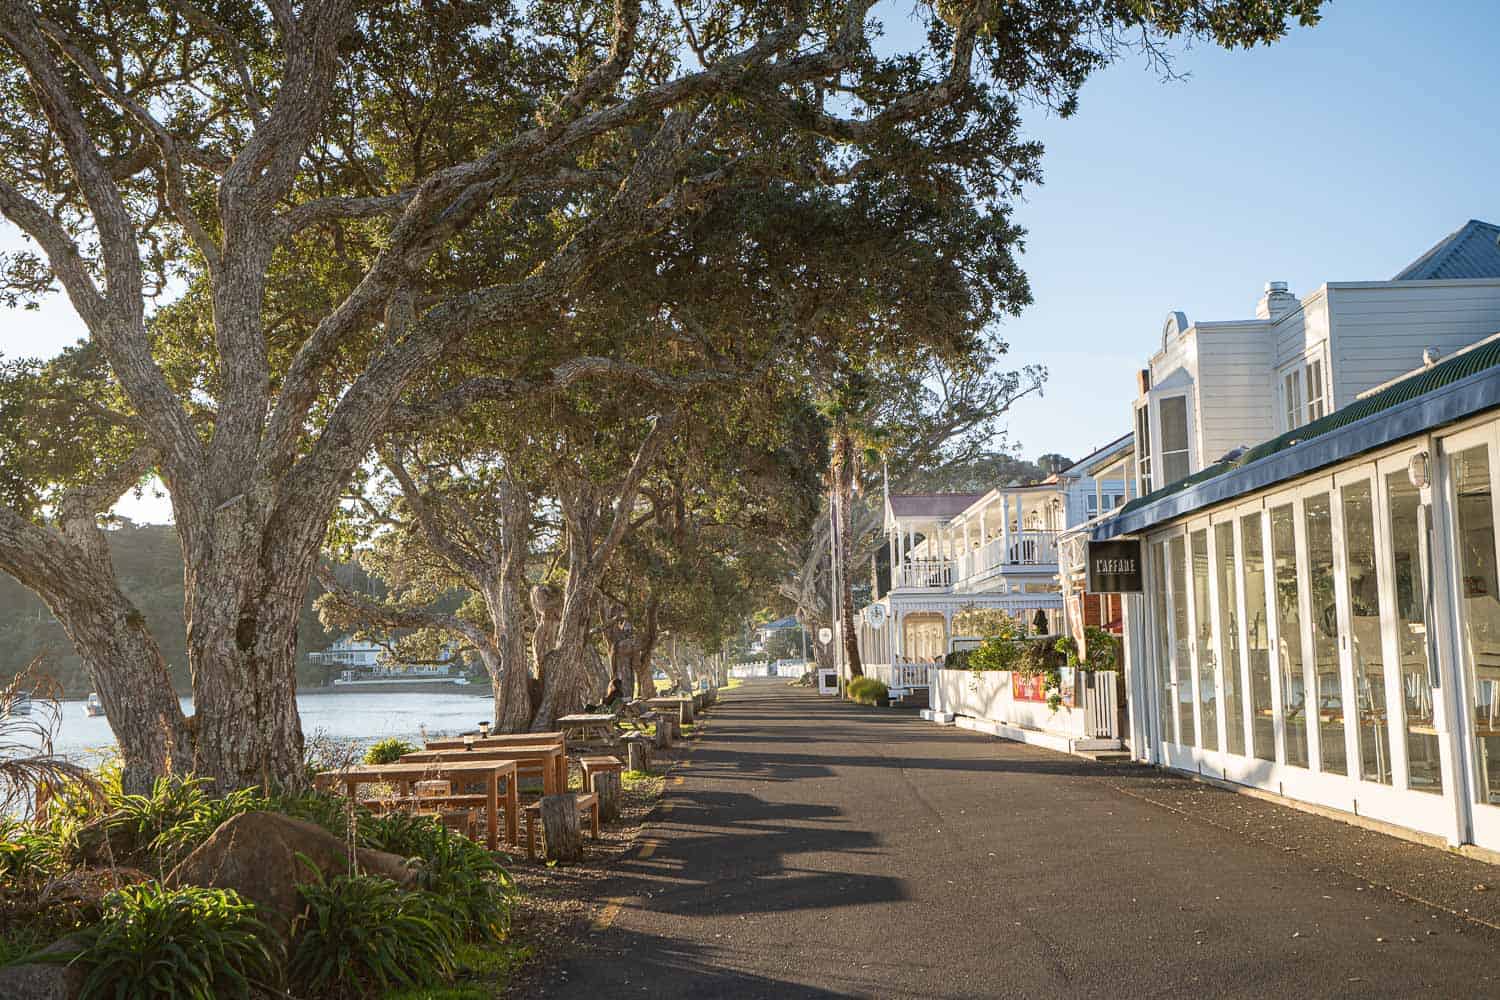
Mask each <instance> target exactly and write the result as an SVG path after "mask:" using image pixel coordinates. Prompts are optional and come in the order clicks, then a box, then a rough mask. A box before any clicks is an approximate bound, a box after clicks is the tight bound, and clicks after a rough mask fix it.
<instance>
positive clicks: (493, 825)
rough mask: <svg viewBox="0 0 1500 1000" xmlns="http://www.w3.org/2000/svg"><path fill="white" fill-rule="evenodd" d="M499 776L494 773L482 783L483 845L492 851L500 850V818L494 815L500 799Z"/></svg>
mask: <svg viewBox="0 0 1500 1000" xmlns="http://www.w3.org/2000/svg"><path fill="white" fill-rule="evenodd" d="M499 786H500V776H499V775H497V774H495V773H494V772H491V773H490V776H489V778H488V779H487V780H486V781H485V783H484V818H485V821H486V822H485V843H486V844H488V845H489V849H490V850H492V851H494V850H498V849H499V848H500V839H499V831H498V829H497V827H499V825H500V817H499V816H497V815H496V812H497V811H498V809H499V805H500V802H499V798H500V787H499Z"/></svg>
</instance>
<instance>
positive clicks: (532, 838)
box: [521, 792, 599, 861]
mask: <svg viewBox="0 0 1500 1000" xmlns="http://www.w3.org/2000/svg"><path fill="white" fill-rule="evenodd" d="M548 799H559V800H561V799H572V800H573V803H574V806H575V808H574V809H573V810H571V811H570V812H571V814H572V819H573V829H571V830H568V829H563V828H561V827H553V828H551V829H544V830H543V833H544V834H546V835H547V836H548V838H549V840H548V843H547V845H546V849H547V854H548V855H549V856H551V857H558V856H562V860H573V858H572V857H569V856H568V855H571V854H573V853H574V852H573V850H572V849H571V848H570V847H569V848H564V847H561V846H560V845H558V844H556V843H554V842H555V841H559V840H572V839H574V838H577V839H579V840H580V841H581V837H580V836H579V834H578V829H577V828H578V826H579V825H580V820H581V817H582V816H583V815H584V814H585V813H587V814H588V816H589V829H590V832H591V833H592V835H593V838H594V839H595V840H598V839H599V796H597V795H594V794H593V793H592V792H581V793H579V794H577V795H548V796H545V797H544V798H542V799H541V800H538V801H536V802H533V803H531V804H530V805H528V806H526V808H524V809H522V810H521V812H522V813H523V814H525V816H526V857H527V858H528V859H530V860H532V861H535V860H536V828H537V823H538V822H542V823H543V824H544V826H545V825H546V817H544V816H543V806H544V804H545V803H546V801H547V800H548ZM567 812H569V811H564V812H563V815H567ZM562 825H563V826H566V825H567V824H566V821H564V823H563V824H562ZM578 847H579V849H580V851H579V853H581V848H582V844H581V843H579V845H578Z"/></svg>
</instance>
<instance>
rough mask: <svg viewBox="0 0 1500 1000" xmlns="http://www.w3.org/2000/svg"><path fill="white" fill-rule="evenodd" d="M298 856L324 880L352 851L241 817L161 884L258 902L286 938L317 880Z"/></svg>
mask: <svg viewBox="0 0 1500 1000" xmlns="http://www.w3.org/2000/svg"><path fill="white" fill-rule="evenodd" d="M298 855H303V856H305V857H306V858H307V859H308V861H311V862H312V864H313V865H315V866H316V867H317V868H318V870H319V871H321V872H323V874H324V875H326V876H332V875H341V874H344V873H345V872H346V871H347V869H348V847H347V846H346V845H345V843H344V841H343V840H341V839H340V838H338V837H335V836H334V835H333V834H331V833H329V832H328V831H327V830H325V829H323V828H322V827H320V826H318V825H316V824H314V823H309V822H306V821H305V820H300V819H293V818H291V817H290V816H283V815H281V814H280V813H271V812H247V813H241V814H240V815H238V816H235V817H232V818H231V819H228V820H226V821H225V822H224V824H223V825H222V826H220V827H219V828H218V829H217V830H215V831H214V832H213V834H212V835H211V836H210V837H209V838H208V840H206V841H204V842H203V845H202V846H200V847H199V848H198V849H197V850H196V851H194V852H193V853H192V854H189V855H188V856H187V857H186V858H183V859H182V862H181V863H180V864H178V866H177V867H176V868H173V869H172V870H171V872H169V873H168V874H167V877H166V878H165V879H163V881H164V882H165V883H166V884H167V885H168V886H172V887H176V886H181V885H200V886H205V887H208V888H213V889H233V890H234V891H235V892H238V893H239V894H240V895H241V896H243V897H245V898H246V899H248V900H250V901H252V902H254V903H255V905H256V908H257V910H258V911H259V913H260V916H261V919H263V920H265V921H266V923H267V924H268V925H270V926H271V927H272V928H273V929H274V930H276V931H277V933H279V934H281V935H283V936H285V935H286V933H287V932H288V931H289V930H290V927H291V923H292V920H293V919H294V918H295V917H296V916H297V913H298V912H299V911H300V910H301V909H302V900H301V898H300V896H299V895H298V892H297V886H298V885H299V884H301V883H304V882H307V881H308V880H309V879H311V878H312V877H313V876H312V873H311V872H310V871H309V870H308V868H307V863H306V862H304V861H303V860H302V859H301V858H299V857H298ZM357 857H358V863H359V868H360V870H361V871H362V872H364V873H365V874H369V875H380V876H383V877H385V878H388V879H391V880H392V881H394V882H397V883H400V884H402V885H406V884H409V883H410V882H411V880H412V879H413V878H414V877H415V874H416V873H415V872H414V871H412V869H411V868H410V867H408V865H407V864H406V861H405V860H404V859H402V858H399V857H397V856H396V855H394V854H387V853H386V852H384V851H371V850H366V849H361V850H360V851H359V852H358V855H357ZM3 995H4V994H3V993H0V996H3Z"/></svg>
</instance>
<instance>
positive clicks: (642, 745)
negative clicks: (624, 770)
mask: <svg viewBox="0 0 1500 1000" xmlns="http://www.w3.org/2000/svg"><path fill="white" fill-rule="evenodd" d="M625 761H626V763H627V764H628V765H629V766H630V770H632V771H645V770H648V769H650V767H651V741H650V739H649V738H648V737H647V736H646V734H645V733H631V734H630V735H629V736H627V737H625Z"/></svg>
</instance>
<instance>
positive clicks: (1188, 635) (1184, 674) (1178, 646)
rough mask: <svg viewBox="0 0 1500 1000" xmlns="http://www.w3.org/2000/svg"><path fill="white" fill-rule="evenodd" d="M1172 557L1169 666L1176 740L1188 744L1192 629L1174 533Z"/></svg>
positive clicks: (1180, 548) (1182, 553) (1182, 550)
mask: <svg viewBox="0 0 1500 1000" xmlns="http://www.w3.org/2000/svg"><path fill="white" fill-rule="evenodd" d="M1167 551H1168V553H1169V554H1170V555H1171V558H1172V636H1173V641H1172V646H1173V649H1172V670H1173V677H1174V678H1175V680H1176V682H1177V742H1178V743H1181V744H1182V745H1183V746H1192V745H1193V743H1194V742H1195V738H1194V736H1193V681H1192V673H1191V671H1192V669H1193V660H1192V656H1191V654H1190V653H1189V652H1188V650H1189V649H1190V648H1191V647H1190V646H1189V643H1190V642H1192V632H1190V631H1189V630H1188V606H1187V602H1188V587H1187V549H1186V546H1184V545H1183V543H1182V536H1180V535H1179V536H1178V537H1176V538H1174V539H1172V541H1171V542H1170V543H1169V545H1168V549H1167Z"/></svg>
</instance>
